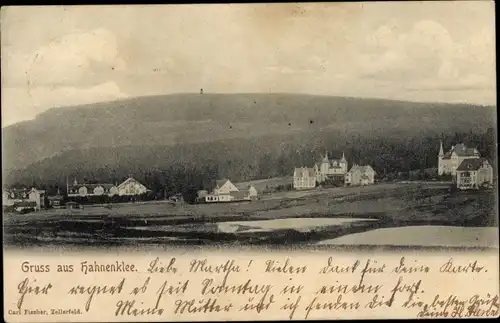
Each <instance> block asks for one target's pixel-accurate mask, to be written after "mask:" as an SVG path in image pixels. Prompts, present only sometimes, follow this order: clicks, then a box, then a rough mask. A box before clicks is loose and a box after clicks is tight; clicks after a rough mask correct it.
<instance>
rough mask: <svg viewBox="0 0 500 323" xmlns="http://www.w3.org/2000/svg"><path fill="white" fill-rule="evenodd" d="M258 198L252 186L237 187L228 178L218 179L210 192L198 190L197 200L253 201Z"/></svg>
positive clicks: (211, 201)
mask: <svg viewBox="0 0 500 323" xmlns="http://www.w3.org/2000/svg"><path fill="white" fill-rule="evenodd" d="M256 199H258V192H257V190H256V189H255V187H253V186H251V185H250V186H248V187H247V188H246V189H239V188H238V187H236V185H234V184H233V183H231V181H230V180H228V179H224V180H218V181H216V186H215V188H214V190H213V191H212V193H207V192H206V191H199V192H198V200H199V201H202V202H207V203H216V202H237V201H253V200H256Z"/></svg>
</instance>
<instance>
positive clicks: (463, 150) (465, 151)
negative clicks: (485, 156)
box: [443, 144, 479, 159]
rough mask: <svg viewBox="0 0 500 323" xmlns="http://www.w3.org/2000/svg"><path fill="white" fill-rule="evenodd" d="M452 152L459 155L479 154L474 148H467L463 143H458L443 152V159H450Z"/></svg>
mask: <svg viewBox="0 0 500 323" xmlns="http://www.w3.org/2000/svg"><path fill="white" fill-rule="evenodd" d="M453 152H455V154H457V155H458V156H459V157H469V156H479V152H478V151H477V149H476V148H469V147H467V146H466V145H464V144H458V145H456V146H454V147H453V148H452V149H450V151H449V152H447V153H446V154H444V156H443V159H450V158H451V155H452V153H453Z"/></svg>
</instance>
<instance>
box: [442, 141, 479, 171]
mask: <svg viewBox="0 0 500 323" xmlns="http://www.w3.org/2000/svg"><path fill="white" fill-rule="evenodd" d="M479 158H481V155H480V154H479V151H478V150H477V149H476V148H470V147H467V146H466V145H464V144H463V143H461V144H458V145H455V146H451V149H450V150H449V151H448V152H447V153H444V150H443V143H442V142H441V143H440V147H439V155H438V174H439V175H452V176H455V175H456V170H457V168H458V166H459V165H460V164H461V163H462V162H463V161H464V160H466V159H479Z"/></svg>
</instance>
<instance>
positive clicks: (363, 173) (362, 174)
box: [345, 164, 376, 186]
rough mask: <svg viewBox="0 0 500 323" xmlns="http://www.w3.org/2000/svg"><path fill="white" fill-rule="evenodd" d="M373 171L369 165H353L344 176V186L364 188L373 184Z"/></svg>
mask: <svg viewBox="0 0 500 323" xmlns="http://www.w3.org/2000/svg"><path fill="white" fill-rule="evenodd" d="M375 175H376V173H375V170H373V168H372V167H371V166H370V165H364V166H361V165H356V164H354V165H353V166H352V167H351V169H350V170H349V172H347V173H346V174H345V185H347V186H364V185H371V184H374V183H375Z"/></svg>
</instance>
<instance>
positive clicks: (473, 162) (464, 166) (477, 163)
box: [457, 158, 489, 171]
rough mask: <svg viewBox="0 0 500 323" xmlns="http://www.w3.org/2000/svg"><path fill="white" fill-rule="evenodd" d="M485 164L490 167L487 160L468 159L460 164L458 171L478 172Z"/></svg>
mask: <svg viewBox="0 0 500 323" xmlns="http://www.w3.org/2000/svg"><path fill="white" fill-rule="evenodd" d="M484 162H486V163H488V165H489V162H488V160H487V159H486V158H467V159H464V160H463V161H462V162H461V163H460V165H459V166H458V167H457V171H468V170H478V169H479V168H481V166H482V165H483V163H484Z"/></svg>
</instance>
